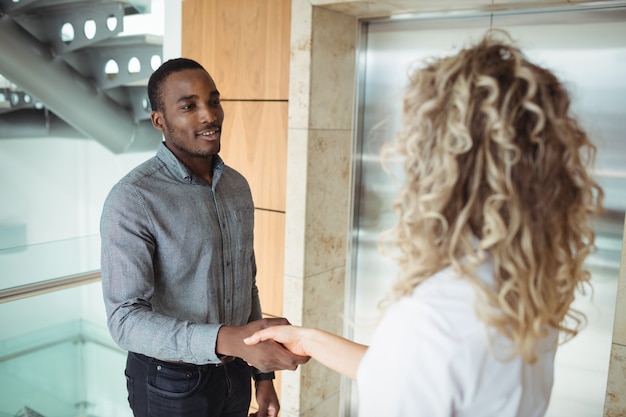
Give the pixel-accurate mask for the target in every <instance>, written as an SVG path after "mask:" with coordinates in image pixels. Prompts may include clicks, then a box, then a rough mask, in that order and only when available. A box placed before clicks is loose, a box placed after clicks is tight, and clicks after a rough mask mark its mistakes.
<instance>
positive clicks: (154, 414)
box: [126, 352, 252, 417]
mask: <svg viewBox="0 0 626 417" xmlns="http://www.w3.org/2000/svg"><path fill="white" fill-rule="evenodd" d="M251 376H252V370H251V368H250V366H249V365H248V364H246V363H245V362H244V361H242V360H241V359H236V360H234V361H232V362H229V363H227V364H225V365H221V366H216V365H192V364H184V363H172V362H164V361H160V360H158V359H154V358H150V357H148V356H144V355H140V354H138V353H132V352H129V353H128V358H127V360H126V386H127V388H128V403H129V404H130V408H131V409H132V410H133V414H134V415H135V417H246V416H247V415H248V410H249V408H250V399H251V382H250V378H251Z"/></svg>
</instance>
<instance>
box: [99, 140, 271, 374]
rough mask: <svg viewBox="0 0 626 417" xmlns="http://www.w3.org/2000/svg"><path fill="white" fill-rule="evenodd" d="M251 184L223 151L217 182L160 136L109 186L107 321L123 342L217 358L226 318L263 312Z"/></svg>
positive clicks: (167, 353)
mask: <svg viewBox="0 0 626 417" xmlns="http://www.w3.org/2000/svg"><path fill="white" fill-rule="evenodd" d="M253 228H254V206H253V203H252V196H251V193H250V188H249V186H248V183H247V182H246V180H245V179H244V178H243V176H241V175H240V174H239V173H238V172H236V171H235V170H233V169H232V168H230V167H227V166H226V165H224V163H223V161H222V160H221V159H220V158H219V157H218V160H217V161H216V164H215V170H214V174H213V184H212V186H211V185H209V184H207V183H206V182H205V181H204V180H202V179H201V178H198V177H196V176H194V175H193V174H192V173H191V171H190V170H189V169H187V167H186V166H185V165H184V164H183V163H181V162H180V161H179V160H178V159H177V158H176V157H175V156H174V154H172V152H170V150H169V149H167V147H166V146H165V145H164V144H163V143H162V144H161V145H160V147H159V149H158V150H157V154H156V156H155V157H154V158H151V159H150V160H148V161H146V162H144V163H143V164H141V165H139V166H138V167H137V168H135V169H134V170H132V171H131V172H130V173H129V174H128V175H126V176H125V177H124V178H123V179H122V180H121V181H120V182H119V183H117V184H116V185H115V186H114V187H113V189H112V190H111V192H110V194H109V196H108V197H107V199H106V201H105V204H104V209H103V213H102V218H101V224H100V234H101V239H102V287H103V292H104V301H105V307H106V311H107V316H108V325H109V330H110V332H111V335H112V337H113V339H114V340H115V342H116V343H117V344H118V345H119V346H120V347H121V348H123V349H125V350H129V351H132V352H137V353H141V354H144V355H147V356H151V357H155V358H159V359H164V360H175V361H184V362H190V363H196V364H205V363H216V362H219V358H218V357H217V355H216V352H215V343H216V340H217V332H218V330H219V328H220V327H221V326H222V325H235V326H239V325H244V324H246V323H248V322H250V321H253V320H258V319H260V318H261V307H260V303H259V297H258V290H257V286H256V281H255V276H256V265H255V259H254V249H253Z"/></svg>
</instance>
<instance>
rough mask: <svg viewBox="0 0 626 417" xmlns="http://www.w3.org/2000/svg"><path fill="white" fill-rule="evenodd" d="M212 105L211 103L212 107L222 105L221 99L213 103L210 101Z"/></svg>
mask: <svg viewBox="0 0 626 417" xmlns="http://www.w3.org/2000/svg"><path fill="white" fill-rule="evenodd" d="M210 103H211V105H212V106H219V104H220V99H219V98H218V99H216V100H211V101H210Z"/></svg>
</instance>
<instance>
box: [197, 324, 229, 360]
mask: <svg viewBox="0 0 626 417" xmlns="http://www.w3.org/2000/svg"><path fill="white" fill-rule="evenodd" d="M220 327H222V325H221V324H202V325H201V324H197V325H196V328H195V329H194V331H193V333H192V334H191V340H190V341H189V350H190V351H191V354H192V355H193V357H194V358H195V361H194V363H197V364H205V363H220V362H221V359H220V358H219V357H218V356H217V353H216V352H215V345H216V344H217V333H218V332H219V330H220Z"/></svg>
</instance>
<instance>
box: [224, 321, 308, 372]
mask: <svg viewBox="0 0 626 417" xmlns="http://www.w3.org/2000/svg"><path fill="white" fill-rule="evenodd" d="M288 324H289V322H288V321H287V319H284V318H273V319H262V320H257V321H253V322H251V323H248V324H246V325H245V326H222V327H221V328H220V330H219V332H218V334H217V344H216V351H217V353H218V354H221V355H227V356H236V357H238V358H241V359H243V360H244V361H246V362H248V364H249V365H251V366H254V367H255V368H257V369H258V370H259V371H261V372H271V371H280V370H283V369H289V370H292V371H293V370H295V369H296V368H298V365H302V364H304V363H306V362H307V361H308V360H309V357H308V356H299V355H296V354H294V353H292V352H290V351H289V350H287V349H285V347H284V346H282V345H281V344H280V343H278V342H275V341H274V340H266V341H263V342H260V343H257V344H255V345H253V346H248V345H246V344H245V343H244V342H243V340H244V339H245V338H247V337H249V336H250V335H252V334H253V333H255V332H257V331H259V330H261V329H265V328H267V327H271V326H279V325H288Z"/></svg>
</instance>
